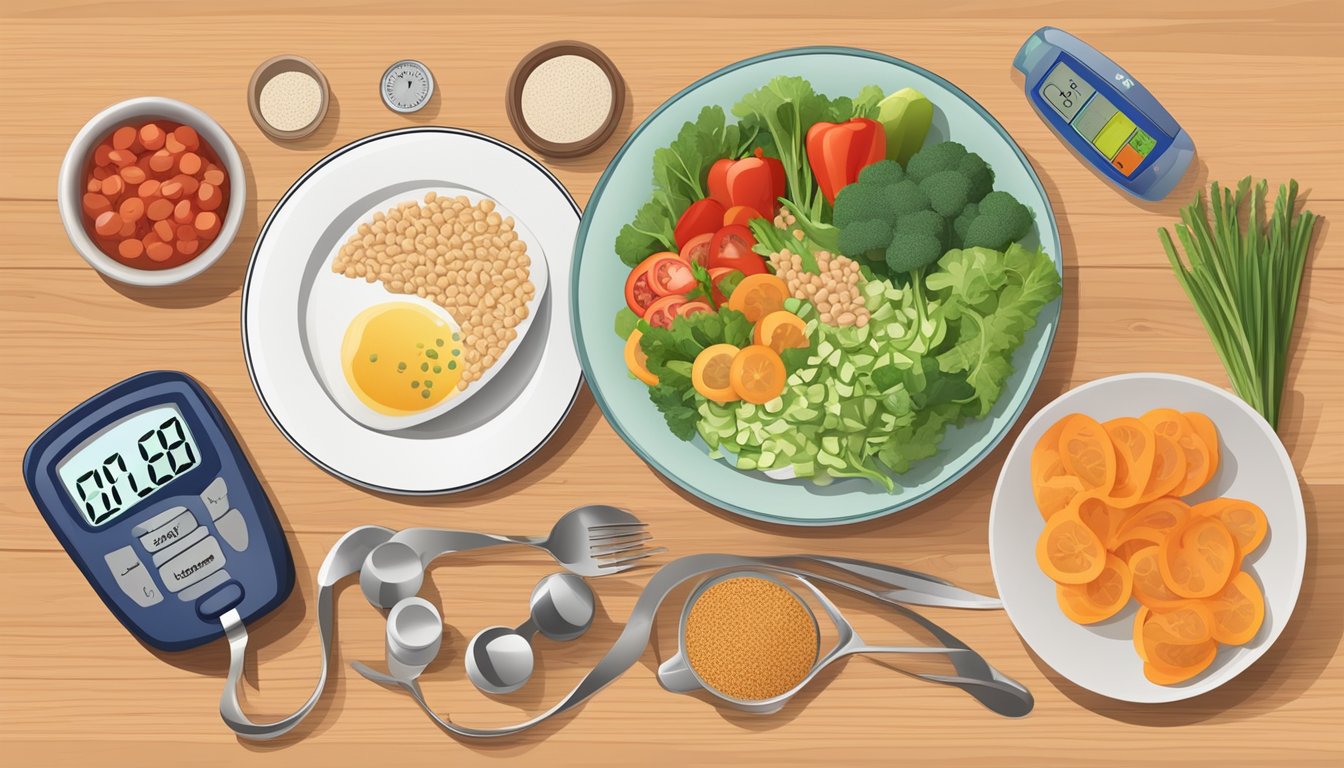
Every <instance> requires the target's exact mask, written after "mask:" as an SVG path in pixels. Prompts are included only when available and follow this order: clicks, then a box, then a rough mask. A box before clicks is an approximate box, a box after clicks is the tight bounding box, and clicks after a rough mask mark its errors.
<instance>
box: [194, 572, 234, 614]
mask: <svg viewBox="0 0 1344 768" xmlns="http://www.w3.org/2000/svg"><path fill="white" fill-rule="evenodd" d="M242 601H243V585H242V584H239V583H238V582H236V581H230V582H228V583H226V584H225V585H224V586H222V587H220V588H218V589H216V590H215V591H214V592H211V593H210V594H208V595H206V596H205V597H203V598H201V599H200V601H199V602H198V603H196V613H198V614H200V617H201V618H202V619H204V620H206V621H211V620H213V619H217V618H219V616H220V614H222V613H224V612H225V611H227V610H229V609H230V608H232V607H234V606H235V605H237V604H239V603H241V602H242Z"/></svg>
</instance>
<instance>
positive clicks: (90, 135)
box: [56, 96, 247, 286]
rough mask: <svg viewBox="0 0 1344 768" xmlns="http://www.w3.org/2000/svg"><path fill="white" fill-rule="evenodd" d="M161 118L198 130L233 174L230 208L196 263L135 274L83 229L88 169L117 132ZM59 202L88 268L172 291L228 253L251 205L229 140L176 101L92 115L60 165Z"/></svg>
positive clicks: (147, 100)
mask: <svg viewBox="0 0 1344 768" xmlns="http://www.w3.org/2000/svg"><path fill="white" fill-rule="evenodd" d="M151 118H160V119H163V120H172V121H173V122H176V123H182V124H183V125H189V126H191V127H192V128H195V129H196V132H197V133H199V134H200V135H201V137H202V138H203V139H204V140H205V142H206V143H207V144H209V145H210V146H211V147H212V148H214V150H215V153H216V154H218V155H219V159H220V160H221V161H222V162H223V163H224V165H225V170H227V171H228V174H229V207H228V208H227V209H226V210H225V211H224V214H223V221H222V223H221V224H220V229H219V236H218V237H216V238H215V240H214V242H212V243H210V246H209V247H207V248H206V249H205V250H204V251H201V253H200V255H198V256H197V257H196V258H194V259H192V260H191V261H188V262H187V263H185V264H182V265H180V266H176V267H172V268H170V269H136V268H135V267H131V266H127V265H125V264H122V263H121V262H119V261H117V260H116V259H114V258H112V257H111V256H108V255H107V254H105V253H103V252H102V251H101V250H100V249H99V248H98V246H97V245H96V244H95V243H94V242H93V239H92V238H90V237H89V235H88V232H86V231H85V229H84V221H83V211H82V210H81V200H82V198H83V195H84V169H85V167H86V165H87V163H88V161H89V156H90V155H91V154H92V153H93V149H94V147H95V146H97V144H98V142H99V141H101V140H102V139H103V137H104V136H107V135H108V134H109V133H111V132H112V131H113V130H114V129H116V128H117V127H119V126H121V125H124V124H126V123H129V122H133V121H137V120H146V119H151ZM56 201H57V203H58V205H59V206H60V209H61V223H62V224H64V225H65V234H66V235H67V236H68V237H69V238H70V242H71V244H73V245H74V246H75V250H77V251H79V255H80V256H83V257H84V260H85V261H87V262H89V265H90V266H92V267H93V268H94V269H96V270H98V271H99V272H101V273H103V274H104V275H106V276H107V277H110V278H112V279H113V280H116V281H118V282H122V283H128V284H130V285H145V286H157V285H174V284H176V283H180V282H183V281H184V280H190V279H191V278H193V277H195V276H197V275H199V274H201V273H202V272H204V271H205V270H207V269H209V268H210V265H211V264H214V263H215V262H216V261H218V260H219V257H220V256H221V255H223V254H224V251H226V250H228V249H229V245H230V244H231V243H233V238H234V236H235V235H237V234H238V225H239V224H240V223H241V222H242V218H243V206H244V205H246V203H247V177H246V175H245V174H244V173H243V160H242V158H241V157H240V156H239V155H238V148H237V147H235V146H234V145H233V140H232V139H230V138H229V134H227V133H225V132H224V129H223V128H221V127H220V126H219V123H216V122H215V121H214V120H213V119H211V118H210V116H209V115H207V114H205V113H204V112H202V111H201V110H199V109H197V108H195V107H193V106H191V105H190V104H184V103H183V102H180V101H177V100H176V99H165V98H162V97H159V96H143V97H141V98H138V99H129V100H127V101H123V102H119V103H117V104H113V105H112V106H110V107H108V108H107V109H104V110H103V111H102V112H99V113H98V114H97V115H94V117H93V119H92V120H90V121H89V122H87V123H85V124H84V127H83V128H81V129H80V130H79V133H77V134H75V140H74V141H72V142H70V149H69V150H67V151H66V153H65V160H64V161H63V162H62V163H61V176H60V186H59V188H58V189H57V190H56Z"/></svg>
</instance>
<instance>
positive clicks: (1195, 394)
mask: <svg viewBox="0 0 1344 768" xmlns="http://www.w3.org/2000/svg"><path fill="white" fill-rule="evenodd" d="M1153 408H1174V409H1176V410H1178V411H1199V412H1201V413H1203V414H1205V415H1206V416H1208V417H1209V418H1210V419H1211V420H1212V421H1213V423H1214V426H1216V427H1217V429H1218V440H1219V443H1220V446H1219V447H1220V453H1221V462H1220V464H1219V466H1218V471H1217V472H1216V473H1215V474H1214V476H1213V477H1212V478H1211V479H1210V480H1209V482H1207V483H1206V484H1205V485H1204V487H1203V488H1200V489H1199V490H1198V491H1196V492H1195V493H1193V494H1191V495H1190V496H1189V497H1187V500H1189V501H1191V502H1199V501H1205V500H1207V499H1212V498H1217V497H1220V496H1230V497H1233V498H1239V499H1246V500H1248V501H1251V502H1254V503H1255V504H1257V505H1259V506H1260V508H1261V509H1263V510H1264V511H1265V517H1266V518H1268V521H1269V534H1268V536H1267V537H1266V538H1265V540H1264V542H1262V543H1261V545H1260V546H1259V547H1258V548H1257V549H1256V550H1255V551H1254V552H1252V553H1250V554H1248V555H1247V556H1246V559H1245V561H1244V562H1243V563H1242V570H1244V571H1247V572H1248V573H1250V574H1251V576H1252V577H1253V578H1254V579H1255V581H1256V582H1257V583H1258V584H1259V585H1260V588H1261V591H1262V592H1263V593H1264V597H1265V620H1264V624H1263V625H1261V627H1260V631H1259V632H1258V633H1257V634H1256V635H1255V637H1253V638H1252V639H1251V641H1250V642H1248V643H1246V644H1245V645H1241V646H1229V645H1220V646H1219V648H1218V656H1217V657H1216V658H1215V659H1214V661H1213V663H1212V664H1210V665H1209V667H1208V669H1206V670H1204V671H1203V672H1202V673H1200V674H1199V675H1197V676H1195V677H1194V678H1191V679H1190V680H1187V681H1186V682H1184V683H1180V684H1178V685H1156V684H1154V683H1151V682H1149V681H1148V679H1147V678H1145V677H1144V675H1143V662H1142V661H1141V660H1140V659H1139V656H1138V653H1137V652H1136V651H1135V650H1134V643H1133V626H1134V614H1135V613H1136V612H1137V610H1138V603H1137V602H1136V601H1135V600H1133V599H1131V600H1130V602H1129V605H1127V606H1126V607H1125V609H1124V610H1122V611H1121V612H1120V613H1119V614H1117V615H1116V616H1114V617H1112V618H1110V619H1108V620H1106V621H1103V622H1099V623H1097V624H1089V625H1087V626H1083V625H1080V624H1075V623H1074V622H1073V621H1071V620H1069V619H1068V618H1067V617H1065V616H1064V614H1063V612H1062V611H1061V610H1060V608H1059V605H1058V603H1057V602H1056V601H1055V584H1054V582H1053V581H1051V580H1050V578H1049V577H1048V576H1046V575H1045V574H1044V573H1042V572H1041V569H1040V566H1038V565H1037V564H1036V540H1037V538H1038V537H1039V536H1040V534H1041V531H1042V529H1044V528H1045V521H1044V520H1043V519H1042V518H1041V514H1040V512H1038V511H1037V509H1036V503H1035V501H1034V500H1033V498H1032V493H1031V451H1032V448H1033V447H1034V446H1035V445H1036V442H1037V441H1038V440H1040V438H1041V435H1043V434H1044V433H1045V430H1046V429H1048V428H1049V427H1050V426H1051V425H1052V424H1054V423H1055V422H1056V421H1058V420H1059V419H1061V418H1063V417H1064V416H1066V415H1068V414H1070V413H1083V414H1086V415H1088V416H1091V417H1092V418H1094V419H1096V420H1097V421H1107V420H1109V419H1113V418H1117V417H1120V416H1133V417H1135V418H1137V417H1139V416H1142V415H1143V414H1144V413H1146V412H1148V411H1149V410H1152V409H1153ZM1306 556H1307V520H1306V514H1305V512H1304V511H1303V507H1302V490H1301V488H1300V487H1299V486H1298V482H1297V474H1296V472H1295V471H1294V470H1293V465H1292V462H1291V461H1290V460H1289V458H1288V452H1287V451H1285V450H1284V448H1283V444H1282V443H1280V442H1279V438H1278V436H1277V435H1276V434H1274V430H1273V429H1272V428H1271V427H1270V426H1269V424H1268V423H1267V422H1266V421H1265V420H1264V419H1263V418H1261V416H1260V414H1258V413H1256V412H1255V411H1254V410H1252V409H1251V407H1250V406H1248V405H1247V404H1246V403H1245V402H1243V401H1242V400H1241V399H1239V398H1237V397H1235V396H1233V395H1231V394H1229V393H1227V392H1224V391H1223V390H1221V389H1218V388H1217V387H1214V386H1212V385H1210V384H1206V383H1204V382H1202V381H1197V380H1195V379H1190V378H1186V377H1184V376H1174V375H1171V374H1164V373H1131V374H1124V375H1121V376H1112V377H1110V378H1106V379H1100V380H1098V381H1094V382H1091V383H1089V384H1084V385H1083V386H1081V387H1078V388H1077V389H1074V390H1071V391H1069V392H1066V393H1064V394H1063V395H1061V396H1060V397H1059V398H1058V399H1056V400H1055V401H1054V402H1052V403H1050V404H1049V405H1047V406H1045V407H1044V408H1042V409H1041V410H1040V411H1039V412H1038V413H1037V414H1036V415H1035V416H1034V417H1033V418H1032V419H1031V421H1030V422H1029V423H1028V424H1027V426H1026V427H1025V428H1023V430H1022V433H1021V434H1020V435H1018V438H1017V442H1016V443H1015V444H1014V445H1013V449H1012V451H1011V452H1009V454H1008V460H1007V461H1006V462H1005V463H1004V465H1003V471H1002V472H1001V473H1000V474H999V484H998V487H997V488H996V489H995V490H994V501H993V506H992V507H991V510H990V514H989V557H990V563H991V565H992V566H993V569H994V582H995V584H997V585H998V589H999V597H1000V598H1001V599H1002V600H1003V607H1004V610H1006V611H1007V612H1008V618H1009V619H1011V620H1012V622H1013V626H1015V627H1016V628H1017V631H1018V634H1020V635H1022V639H1023V640H1025V641H1026V642H1027V644H1028V645H1030V646H1031V649H1032V650H1033V651H1035V652H1036V655H1037V656H1039V657H1040V658H1041V660H1042V661H1044V662H1045V663H1046V664H1049V665H1050V666H1051V667H1052V668H1053V669H1054V670H1055V671H1056V672H1058V673H1060V674H1061V675H1063V676H1064V677H1066V678H1068V679H1069V680H1071V681H1072V682H1074V683H1075V684H1077V685H1079V686H1081V687H1083V688H1086V689H1087V690H1089V691H1092V692H1094V693H1099V694H1101V695H1103V696H1109V697H1110V698H1113V699H1120V700H1123V701H1134V702H1140V703H1156V702H1165V701H1179V700H1181V699H1188V698H1190V697H1192V696H1198V695H1199V694H1201V693H1206V692H1208V691H1211V690H1213V689H1214V688H1217V687H1218V686H1220V685H1222V684H1223V683H1226V682H1227V681H1228V680H1231V679H1232V678H1234V677H1236V676H1237V675H1239V674H1241V673H1242V672H1243V671H1244V670H1245V669H1246V668H1247V667H1249V666H1250V665H1251V664H1253V663H1254V662H1255V660H1256V659H1258V658H1260V657H1261V656H1262V655H1264V653H1265V651H1266V650H1268V649H1269V646H1270V645H1271V644H1272V643H1273V642H1274V640H1275V639H1277V638H1278V636H1279V634H1280V633H1281V632H1282V631H1283V628H1284V626H1285V625H1286V624H1287V623H1288V618H1289V616H1291V615H1292V613H1293V606H1294V605H1295V604H1296V603H1297V595H1298V591H1299V590H1300V589H1301V587H1302V573H1303V568H1304V566H1305V564H1306Z"/></svg>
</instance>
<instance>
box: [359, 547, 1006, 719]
mask: <svg viewBox="0 0 1344 768" xmlns="http://www.w3.org/2000/svg"><path fill="white" fill-rule="evenodd" d="M766 564H767V565H768V563H766ZM759 565H762V563H761V562H760V561H759V560H758V559H756V558H747V557H739V556H736V555H716V554H710V555H690V556H687V557H682V558H679V559H677V560H673V561H672V562H670V563H668V564H667V565H664V566H663V567H662V568H660V569H658V572H657V573H655V574H653V577H652V578H650V579H649V583H648V584H647V585H646V586H645V587H644V591H643V592H641V593H640V595H639V599H638V600H637V601H636V602H635V607H634V609H633V610H632V611H631V612H630V619H629V621H627V622H626V625H625V629H624V630H622V631H621V635H620V637H618V638H616V642H615V643H614V644H613V645H612V647H611V650H609V651H607V654H606V655H605V656H603V657H602V659H601V660H600V661H598V663H597V665H596V666H595V667H593V669H592V670H591V671H590V672H589V673H588V674H587V675H585V676H584V678H583V679H582V680H580V681H579V683H578V685H576V686H574V688H573V689H571V690H570V691H569V693H567V694H565V696H564V697H562V698H561V699H560V700H559V701H558V702H556V703H555V704H554V705H552V706H551V708H550V709H548V710H546V711H545V712H542V713H540V714H538V715H536V716H534V717H532V718H529V719H528V720H524V721H523V722H520V723H515V724H513V725H506V726H500V727H494V728H473V727H471V726H465V725H460V724H458V723H454V722H452V720H450V719H448V718H446V717H442V716H440V715H439V714H437V713H436V712H435V711H434V710H433V709H432V708H431V707H430V706H429V703H428V702H427V701H426V700H425V695H424V692H423V691H422V690H421V689H420V685H419V683H418V682H417V681H416V680H415V679H414V678H411V679H406V678H402V677H398V676H396V675H395V674H387V673H383V672H378V671H376V670H374V669H371V668H370V667H369V666H368V665H366V664H363V663H361V662H358V661H356V662H353V664H352V666H354V668H355V670H356V671H357V672H359V673H360V674H361V675H363V676H364V677H365V678H367V679H369V680H372V681H373V682H375V683H379V684H380V685H387V686H391V687H395V688H400V689H401V690H403V691H405V692H406V693H407V694H408V695H410V697H411V698H412V699H413V700H414V701H415V703H416V704H417V705H419V707H420V709H421V710H423V711H424V713H425V714H426V715H428V716H429V718H430V719H431V720H433V721H434V723H435V724H436V725H438V726H439V727H440V728H442V729H443V730H445V731H447V732H448V733H451V734H453V735H455V736H461V737H466V738H495V737H499V736H509V735H512V734H515V733H519V732H521V731H525V730H527V729H529V728H532V727H534V726H536V725H538V724H540V723H543V722H545V721H546V720H549V719H550V718H552V717H555V716H556V715H559V714H561V713H563V712H566V711H568V710H570V709H572V708H574V707H576V706H578V705H579V704H581V703H583V702H584V701H585V700H587V699H588V698H589V697H590V696H592V695H593V694H595V693H597V692H598V691H600V690H602V689H603V688H605V687H606V686H608V685H610V684H611V683H612V682H613V681H614V680H616V678H618V677H620V676H621V675H622V674H624V673H625V671H626V670H627V669H629V668H630V667H632V666H634V665H635V663H637V662H638V661H639V658H640V656H642V655H643V653H644V649H645V647H646V646H647V645H648V642H649V634H650V631H651V630H652V627H653V620H654V617H655V616H656V615H657V613H658V607H659V606H660V605H662V603H663V601H664V600H665V599H667V596H668V594H670V593H671V592H672V591H673V590H674V589H676V588H677V587H679V586H680V585H681V584H683V583H685V582H687V581H689V580H691V579H693V578H696V577H698V576H702V575H705V574H710V573H714V572H716V571H725V570H741V569H743V568H751V567H753V566H759ZM845 586H846V587H847V588H851V587H852V588H853V589H855V590H856V591H857V590H862V592H860V593H861V594H862V593H863V592H868V593H869V594H876V593H872V592H871V591H869V590H863V588H862V587H853V586H852V585H845ZM876 599H879V600H883V602H888V601H887V600H886V599H885V598H882V597H880V596H879V597H877V598H876ZM896 607H897V610H901V611H903V612H904V611H908V609H905V608H904V607H903V606H900V605H897V606H896ZM908 615H910V616H911V618H913V619H914V620H915V621H917V622H919V623H920V624H921V625H922V626H925V627H926V628H927V629H929V631H930V632H932V633H933V634H934V636H935V637H937V638H938V640H939V642H941V643H942V644H943V646H944V647H947V648H961V649H965V650H967V651H970V653H968V654H958V655H954V656H952V657H951V659H952V660H953V666H954V667H955V668H956V669H957V672H958V675H955V676H948V675H928V676H923V679H930V680H933V679H934V678H938V679H937V680H933V681H934V682H945V683H947V684H949V685H956V684H958V683H964V684H965V686H966V691H967V692H968V693H972V695H975V694H974V693H973V690H981V691H984V692H983V693H981V695H980V696H977V698H979V699H980V701H981V702H982V703H985V705H986V706H988V707H990V709H992V710H993V711H995V712H999V713H1003V714H1009V713H1012V714H1014V715H1021V714H1026V713H1027V712H1029V711H1030V710H1031V707H1032V699H1031V694H1030V692H1027V691H1026V689H1025V688H1023V687H1021V686H1020V685H1018V684H1017V683H1016V682H1014V681H1012V680H1011V679H1010V678H1008V677H1006V676H1004V675H1002V674H1001V673H1000V672H999V671H998V670H996V669H994V668H993V667H992V666H991V665H990V664H989V663H988V662H986V661H985V660H984V659H983V658H982V657H981V656H980V655H979V654H977V653H975V652H974V651H972V650H971V649H970V648H969V646H967V645H966V644H964V643H962V642H961V641H960V640H957V638H956V637H954V636H952V634H951V633H948V632H946V631H945V630H943V629H942V628H941V627H938V626H937V625H936V624H934V623H933V622H931V621H929V620H927V619H925V618H924V617H922V616H919V614H916V613H915V612H914V611H909V614H908ZM977 669H983V670H984V674H983V675H976V674H974V672H975V670H977ZM996 697H997V699H996ZM999 699H1001V700H999ZM991 702H993V703H991ZM995 704H998V705H999V706H995Z"/></svg>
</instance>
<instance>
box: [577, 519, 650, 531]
mask: <svg viewBox="0 0 1344 768" xmlns="http://www.w3.org/2000/svg"><path fill="white" fill-rule="evenodd" d="M647 527H649V524H648V523H641V522H638V521H636V522H633V523H602V524H600V525H590V526H588V530H589V531H590V532H591V531H598V530H605V529H608V528H647Z"/></svg>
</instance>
